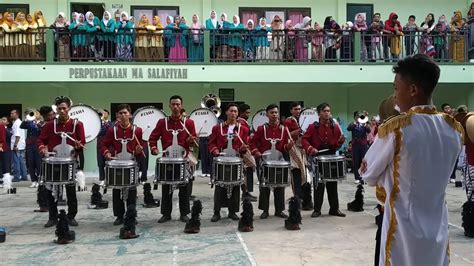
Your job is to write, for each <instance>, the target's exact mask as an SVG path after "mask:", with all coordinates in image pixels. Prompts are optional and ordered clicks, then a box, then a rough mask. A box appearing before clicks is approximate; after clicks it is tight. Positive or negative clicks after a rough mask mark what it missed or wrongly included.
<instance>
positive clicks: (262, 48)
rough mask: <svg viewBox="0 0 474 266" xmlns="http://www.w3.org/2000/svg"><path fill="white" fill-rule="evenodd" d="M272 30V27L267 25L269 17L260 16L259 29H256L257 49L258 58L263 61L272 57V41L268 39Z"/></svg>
mask: <svg viewBox="0 0 474 266" xmlns="http://www.w3.org/2000/svg"><path fill="white" fill-rule="evenodd" d="M271 31H272V28H271V27H267V19H266V18H263V17H262V18H260V21H259V23H258V26H257V29H256V30H255V36H256V37H255V47H256V48H255V49H256V54H257V60H258V61H263V60H268V59H269V58H270V42H269V41H268V33H269V32H271Z"/></svg>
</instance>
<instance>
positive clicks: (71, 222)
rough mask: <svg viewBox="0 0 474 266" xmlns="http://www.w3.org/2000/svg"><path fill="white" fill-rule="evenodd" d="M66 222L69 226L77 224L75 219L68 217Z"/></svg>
mask: <svg viewBox="0 0 474 266" xmlns="http://www.w3.org/2000/svg"><path fill="white" fill-rule="evenodd" d="M67 223H68V224H69V226H78V225H79V224H78V223H77V221H76V219H74V218H72V219H68V221H67Z"/></svg>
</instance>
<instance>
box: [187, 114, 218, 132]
mask: <svg viewBox="0 0 474 266" xmlns="http://www.w3.org/2000/svg"><path fill="white" fill-rule="evenodd" d="M197 110H208V111H210V112H211V113H212V114H214V117H215V118H216V123H215V124H214V125H213V126H212V127H214V126H215V125H218V124H219V117H217V115H216V114H215V113H214V112H213V111H212V110H211V109H210V108H205V107H199V108H196V109H194V110H192V111H191V113H189V118H190V119H191V120H193V119H192V118H191V116H192V115H193V113H195V112H196V111H197ZM193 122H194V125H196V121H195V120H193ZM211 131H212V128H211ZM196 134H197V132H196ZM210 135H211V133H209V135H207V136H204V135H203V136H202V137H205V138H207V137H209V136H210ZM198 137H200V136H199V135H198Z"/></svg>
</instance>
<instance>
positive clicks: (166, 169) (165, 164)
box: [155, 157, 188, 184]
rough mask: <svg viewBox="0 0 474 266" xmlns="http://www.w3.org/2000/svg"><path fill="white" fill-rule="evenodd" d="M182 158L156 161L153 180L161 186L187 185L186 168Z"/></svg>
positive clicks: (163, 158)
mask: <svg viewBox="0 0 474 266" xmlns="http://www.w3.org/2000/svg"><path fill="white" fill-rule="evenodd" d="M186 164H187V161H186V160H185V159H184V158H166V157H162V158H158V159H156V167H155V180H156V182H158V183H162V184H181V183H187V182H188V179H187V178H186V174H185V172H186V167H187V165H186Z"/></svg>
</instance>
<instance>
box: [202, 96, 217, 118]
mask: <svg viewBox="0 0 474 266" xmlns="http://www.w3.org/2000/svg"><path fill="white" fill-rule="evenodd" d="M201 107H202V108H208V109H211V111H212V112H214V114H216V116H217V117H219V116H220V115H221V113H222V110H221V99H220V98H219V97H217V96H216V95H215V94H212V93H209V94H206V95H204V97H202V98H201Z"/></svg>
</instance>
